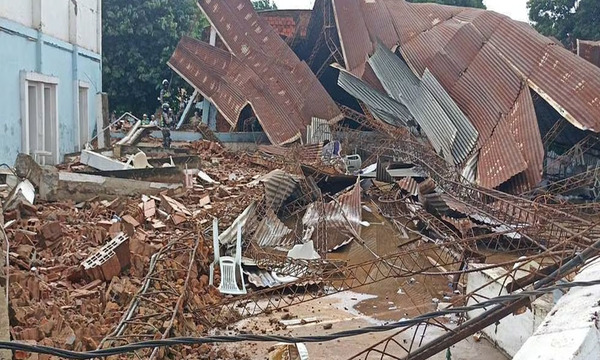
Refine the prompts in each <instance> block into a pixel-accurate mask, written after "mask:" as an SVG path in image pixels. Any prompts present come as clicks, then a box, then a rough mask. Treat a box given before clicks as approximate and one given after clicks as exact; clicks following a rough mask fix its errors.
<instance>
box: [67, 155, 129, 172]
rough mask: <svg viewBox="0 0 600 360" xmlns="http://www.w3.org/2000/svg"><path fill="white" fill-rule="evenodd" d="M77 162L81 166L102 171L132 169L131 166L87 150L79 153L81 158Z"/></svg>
mask: <svg viewBox="0 0 600 360" xmlns="http://www.w3.org/2000/svg"><path fill="white" fill-rule="evenodd" d="M79 161H80V162H81V163H82V164H85V165H87V166H90V167H93V168H94V169H98V170H102V171H114V170H126V169H133V166H131V165H129V164H126V163H122V162H120V161H117V160H115V159H111V158H109V157H108V156H104V155H102V154H98V153H95V152H93V151H89V150H83V151H81V158H80V160H79Z"/></svg>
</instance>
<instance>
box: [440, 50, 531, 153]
mask: <svg viewBox="0 0 600 360" xmlns="http://www.w3.org/2000/svg"><path fill="white" fill-rule="evenodd" d="M520 87H521V82H520V80H519V77H518V75H517V74H516V73H515V72H514V71H513V70H512V68H511V67H510V66H508V65H507V64H506V63H505V62H503V61H502V60H501V59H500V58H499V57H498V54H497V53H495V52H494V50H493V49H492V47H491V46H490V45H487V44H486V45H485V46H484V47H482V49H481V51H480V52H479V53H478V54H477V56H476V57H475V59H474V60H473V61H472V62H471V64H470V66H469V68H468V70H467V71H466V72H465V73H464V74H463V76H462V77H461V78H460V79H459V80H458V82H457V83H456V84H455V86H454V87H453V88H452V90H451V91H450V95H451V96H452V97H453V98H454V99H455V100H456V102H457V104H458V105H459V107H461V109H462V110H463V111H464V112H465V114H466V115H467V116H468V117H469V119H470V120H471V122H472V123H473V125H475V128H477V131H478V132H479V135H480V137H479V139H480V144H482V143H484V142H485V141H487V139H488V138H489V137H490V136H491V134H492V132H493V130H494V128H495V127H496V125H497V123H498V121H499V120H500V117H501V116H502V115H503V114H507V113H508V112H509V111H510V109H511V108H512V106H513V104H514V102H515V100H516V99H517V96H518V94H519V91H520Z"/></svg>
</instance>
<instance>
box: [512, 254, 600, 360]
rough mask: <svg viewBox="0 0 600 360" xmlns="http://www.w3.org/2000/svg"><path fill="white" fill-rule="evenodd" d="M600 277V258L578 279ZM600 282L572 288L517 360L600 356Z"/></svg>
mask: <svg viewBox="0 0 600 360" xmlns="http://www.w3.org/2000/svg"><path fill="white" fill-rule="evenodd" d="M598 279H600V260H596V261H594V262H592V263H591V264H589V265H588V266H587V267H585V268H584V269H583V270H582V271H581V272H580V273H579V274H578V275H577V276H576V277H575V280H574V281H581V282H586V281H593V280H598ZM599 314H600V285H596V286H592V287H579V288H573V289H571V290H569V292H568V293H567V294H566V295H564V296H563V297H562V298H561V299H560V300H559V301H558V303H557V304H556V306H555V307H554V308H553V309H552V312H551V313H550V314H549V315H548V316H546V318H545V319H544V322H543V323H542V325H541V326H539V327H538V329H537V330H536V332H535V334H534V335H533V336H532V337H531V338H529V340H527V342H526V343H525V345H523V347H522V348H521V349H520V350H519V352H518V353H517V354H516V355H515V357H514V359H513V360H597V359H600V329H599V328H600V318H599V316H600V315H599Z"/></svg>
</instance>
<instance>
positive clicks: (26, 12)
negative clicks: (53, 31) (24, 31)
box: [0, 0, 33, 27]
mask: <svg viewBox="0 0 600 360" xmlns="http://www.w3.org/2000/svg"><path fill="white" fill-rule="evenodd" d="M0 17H2V18H5V19H8V20H12V21H14V22H18V23H19V24H21V25H25V26H27V27H32V24H33V1H32V0H19V1H15V0H0Z"/></svg>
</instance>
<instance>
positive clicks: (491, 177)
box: [477, 126, 528, 189]
mask: <svg viewBox="0 0 600 360" xmlns="http://www.w3.org/2000/svg"><path fill="white" fill-rule="evenodd" d="M527 167H528V164H527V161H525V158H524V157H523V154H522V153H521V151H520V149H519V145H518V144H517V142H516V141H515V139H514V138H513V137H512V134H511V133H510V131H509V129H508V127H506V126H504V127H498V128H497V129H496V131H495V132H494V134H493V135H492V136H491V137H490V138H489V139H488V140H487V142H486V143H485V144H484V145H483V146H482V148H481V151H480V153H479V163H478V164H477V183H478V184H479V185H480V186H483V187H486V188H490V189H493V188H496V187H498V186H500V185H501V184H503V183H504V182H506V181H508V180H509V179H510V178H512V177H513V176H515V175H517V174H519V173H521V172H523V171H525V170H527Z"/></svg>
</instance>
